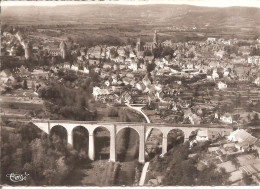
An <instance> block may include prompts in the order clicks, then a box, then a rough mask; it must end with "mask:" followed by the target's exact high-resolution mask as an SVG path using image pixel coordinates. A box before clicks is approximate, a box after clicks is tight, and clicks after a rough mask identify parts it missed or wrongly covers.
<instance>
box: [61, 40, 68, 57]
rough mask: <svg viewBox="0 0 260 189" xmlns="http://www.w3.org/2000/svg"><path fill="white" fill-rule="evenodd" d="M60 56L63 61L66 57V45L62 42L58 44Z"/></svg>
mask: <svg viewBox="0 0 260 189" xmlns="http://www.w3.org/2000/svg"><path fill="white" fill-rule="evenodd" d="M60 55H61V58H62V59H65V58H66V55H67V45H66V43H65V42H64V41H62V42H61V43H60Z"/></svg>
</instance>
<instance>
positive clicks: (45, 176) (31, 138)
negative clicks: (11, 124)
mask: <svg viewBox="0 0 260 189" xmlns="http://www.w3.org/2000/svg"><path fill="white" fill-rule="evenodd" d="M2 134H3V135H2V137H1V142H2V145H1V146H2V149H1V150H2V153H1V166H2V167H1V177H2V182H3V183H4V184H11V185H14V184H15V183H13V182H12V183H11V182H10V180H9V179H8V177H6V174H10V173H23V174H24V173H25V172H26V173H27V174H29V176H28V177H27V178H26V180H25V181H24V182H19V183H18V184H19V185H36V186H39V185H58V184H61V182H62V179H64V178H65V177H66V176H67V175H68V173H69V171H70V170H71V169H72V168H73V166H74V164H75V162H76V161H77V152H76V151H74V150H72V149H71V148H70V147H68V146H67V144H66V143H64V142H63V140H61V138H59V137H58V136H57V135H49V136H47V135H46V134H44V133H42V132H41V131H40V130H39V129H38V128H37V127H35V126H34V125H32V124H26V125H22V124H21V125H20V126H19V127H17V128H14V129H13V130H11V131H9V130H6V129H2Z"/></svg>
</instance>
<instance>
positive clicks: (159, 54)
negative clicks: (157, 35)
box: [152, 47, 162, 58]
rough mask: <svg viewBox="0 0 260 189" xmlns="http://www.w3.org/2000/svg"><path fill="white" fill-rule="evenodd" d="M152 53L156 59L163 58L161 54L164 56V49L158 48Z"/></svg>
mask: <svg viewBox="0 0 260 189" xmlns="http://www.w3.org/2000/svg"><path fill="white" fill-rule="evenodd" d="M152 53H153V56H154V58H159V57H161V54H162V48H160V47H156V48H154V49H153V50H152Z"/></svg>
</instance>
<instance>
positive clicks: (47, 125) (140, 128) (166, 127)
mask: <svg viewBox="0 0 260 189" xmlns="http://www.w3.org/2000/svg"><path fill="white" fill-rule="evenodd" d="M31 122H32V123H34V124H35V125H36V126H37V127H39V128H40V129H41V130H42V131H44V132H45V133H47V134H50V133H51V131H52V129H53V128H54V127H57V126H61V127H63V128H65V129H66V131H67V142H68V144H71V145H72V146H73V129H75V128H76V127H79V126H82V127H84V128H86V129H87V131H88V133H89V148H88V149H89V152H88V155H89V158H90V159H91V160H94V159H95V145H94V142H95V141H94V131H95V129H97V128H100V127H103V128H106V129H107V130H108V131H109V132H110V159H109V160H110V161H112V162H115V161H116V135H117V133H118V132H119V131H120V130H122V129H124V128H132V129H134V130H135V131H136V132H137V133H138V134H139V162H140V163H144V162H145V136H147V135H148V134H149V132H150V130H151V129H158V130H160V131H161V133H162V135H163V140H162V154H165V153H166V152H167V136H168V134H169V132H170V131H171V130H174V129H179V130H181V131H183V133H184V141H187V140H189V136H190V135H191V132H192V131H196V130H198V129H199V130H203V131H207V132H208V131H210V130H214V131H215V132H218V133H219V134H221V136H227V135H229V134H230V132H232V131H233V129H232V128H227V127H220V126H213V125H212V126H211V125H210V126H209V125H207V126H203V125H198V126H196V125H189V124H187V125H183V124H179V125H173V124H165V123H133V122H127V123H125V122H114V123H112V122H96V121H69V120H39V119H37V120H36V119H33V120H31Z"/></svg>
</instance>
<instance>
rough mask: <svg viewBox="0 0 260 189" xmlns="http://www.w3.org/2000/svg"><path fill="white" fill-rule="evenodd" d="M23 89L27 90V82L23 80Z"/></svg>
mask: <svg viewBox="0 0 260 189" xmlns="http://www.w3.org/2000/svg"><path fill="white" fill-rule="evenodd" d="M23 89H28V86H27V80H26V79H25V80H23Z"/></svg>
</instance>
